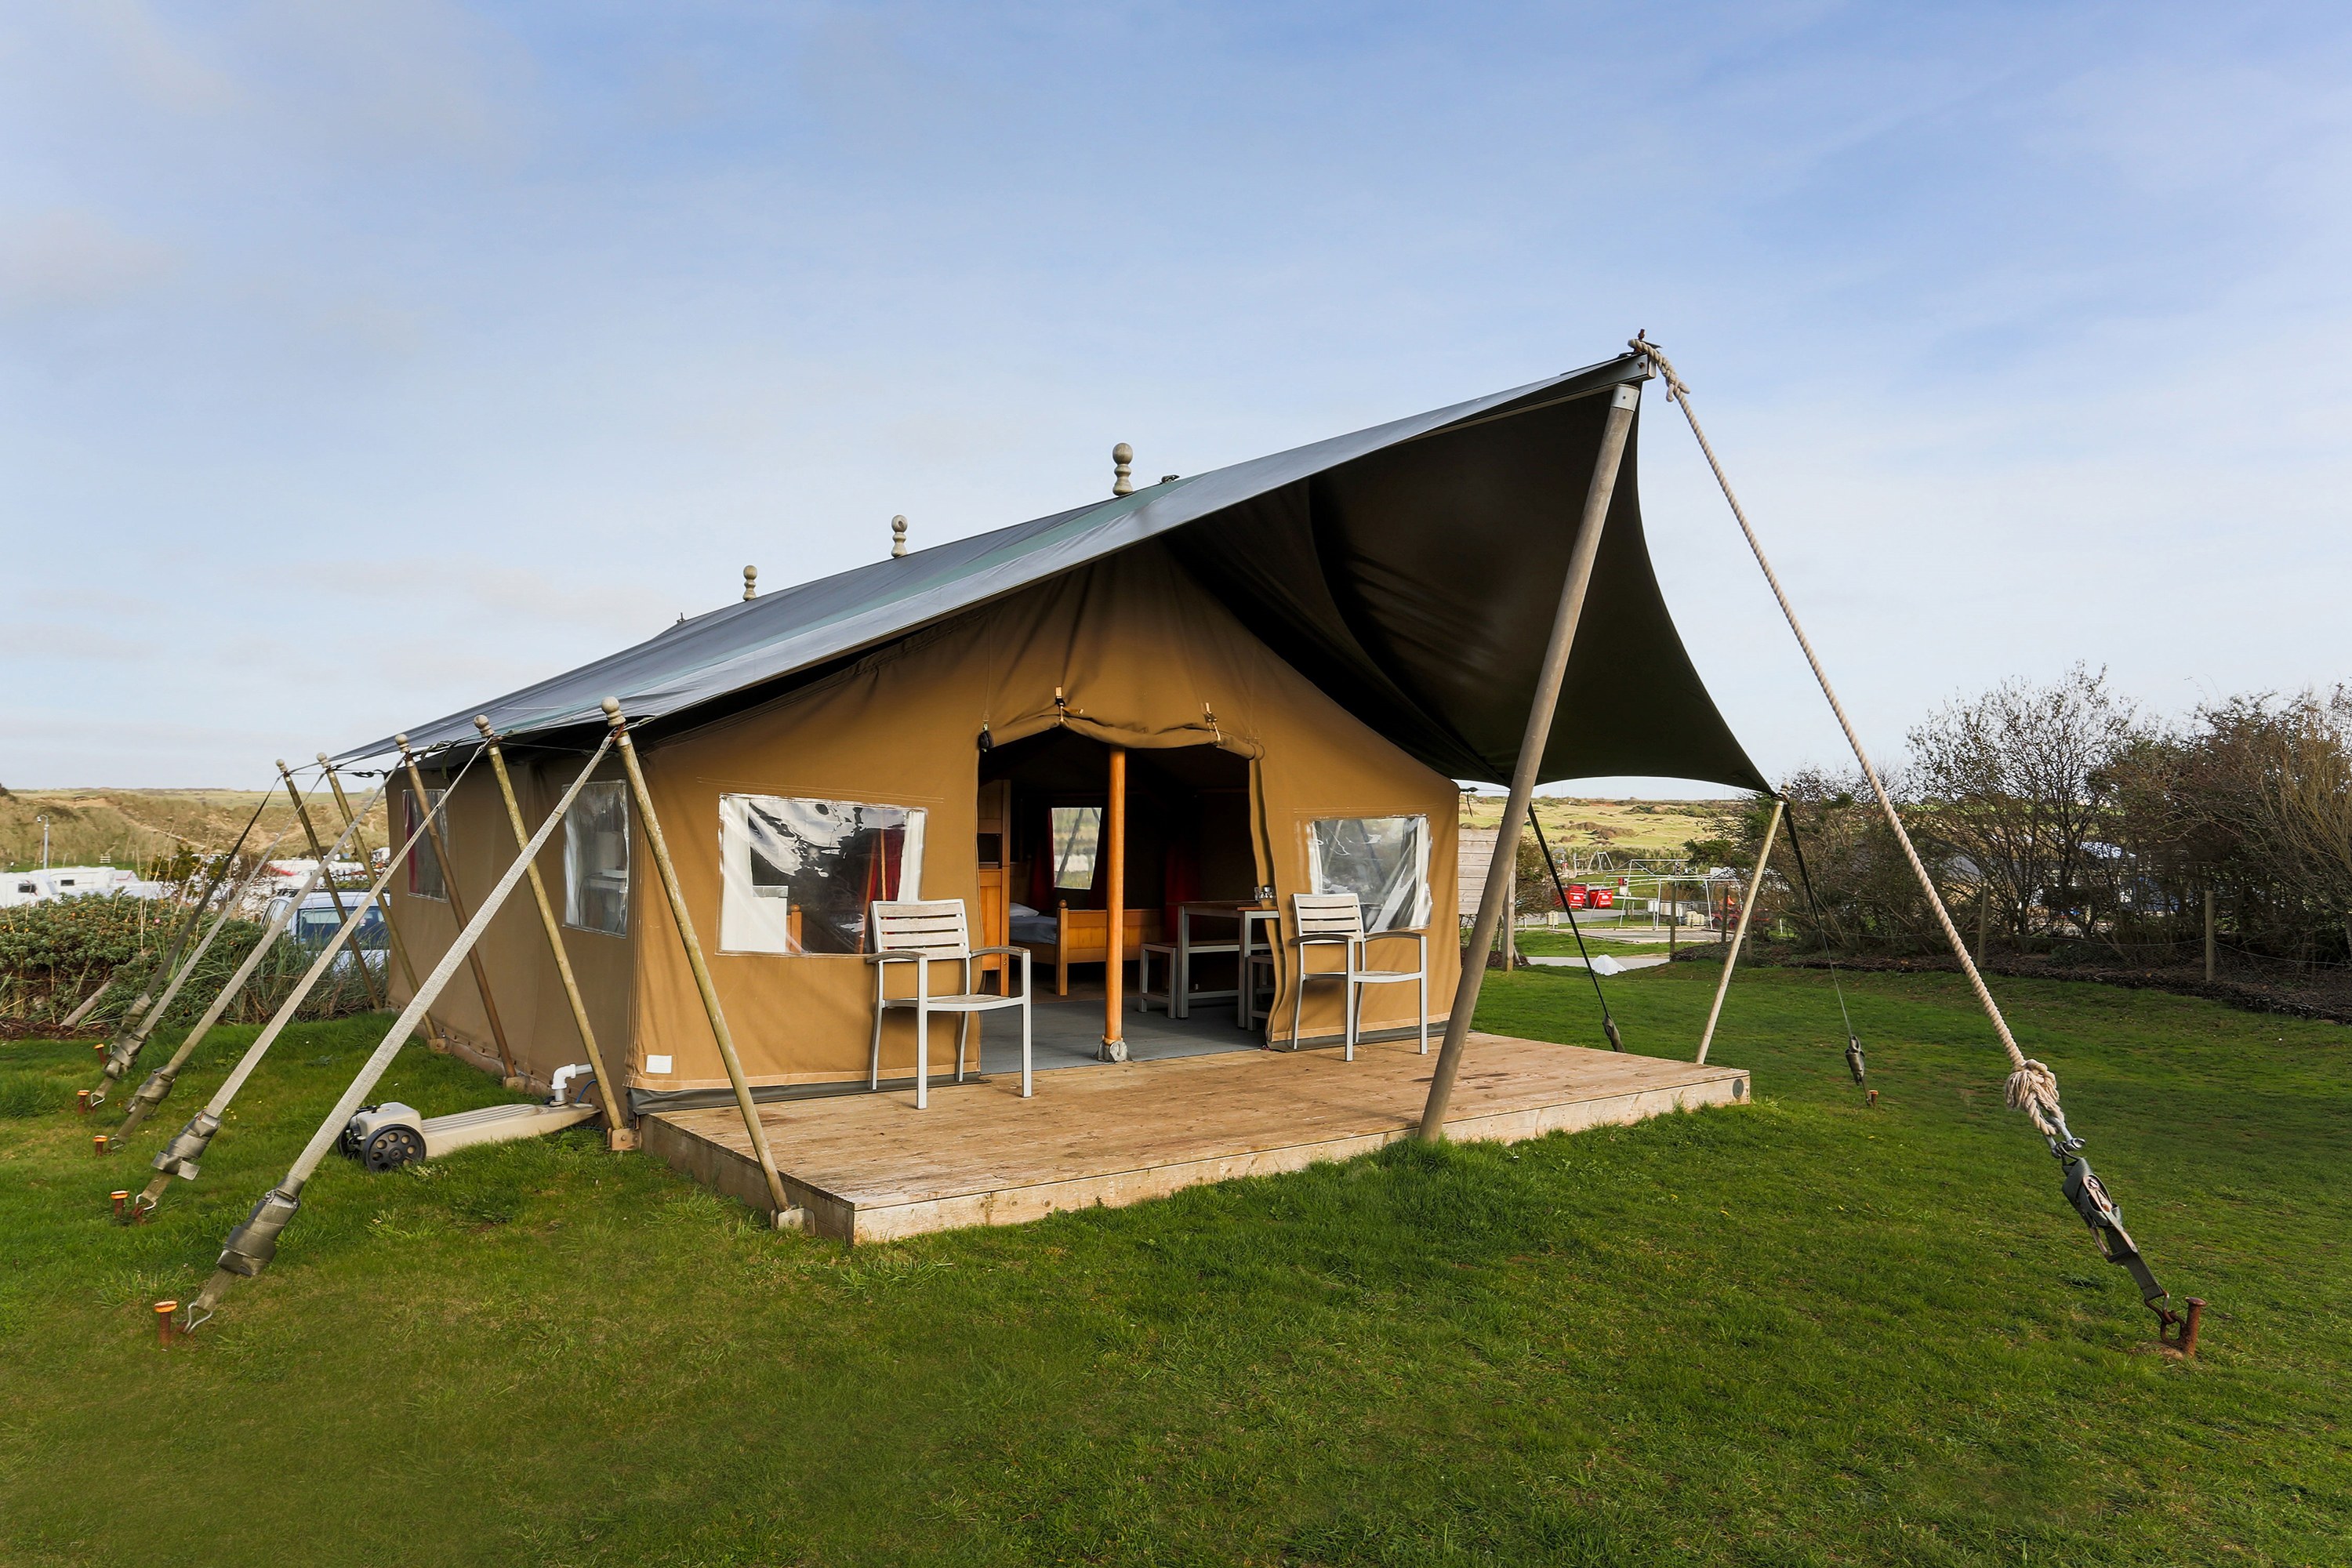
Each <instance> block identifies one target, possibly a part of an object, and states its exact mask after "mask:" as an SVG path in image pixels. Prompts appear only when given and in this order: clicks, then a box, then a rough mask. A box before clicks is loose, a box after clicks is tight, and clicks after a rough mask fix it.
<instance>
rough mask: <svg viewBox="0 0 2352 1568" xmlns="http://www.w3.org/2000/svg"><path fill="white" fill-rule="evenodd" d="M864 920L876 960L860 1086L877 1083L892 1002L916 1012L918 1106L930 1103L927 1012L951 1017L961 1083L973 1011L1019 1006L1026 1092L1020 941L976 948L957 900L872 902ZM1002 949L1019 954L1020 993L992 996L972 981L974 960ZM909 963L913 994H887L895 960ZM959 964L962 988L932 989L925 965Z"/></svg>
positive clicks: (1024, 954) (1025, 981) (1025, 975)
mask: <svg viewBox="0 0 2352 1568" xmlns="http://www.w3.org/2000/svg"><path fill="white" fill-rule="evenodd" d="M868 912H869V917H870V918H869V919H868V920H867V921H866V938H867V940H868V941H869V942H871V943H872V945H873V947H874V951H873V952H869V953H867V954H866V963H870V964H872V965H873V966H874V1049H873V1054H872V1056H871V1058H869V1059H868V1061H867V1064H866V1088H867V1089H880V1088H881V1087H882V1020H883V1018H884V1017H885V1016H887V1014H888V1013H889V1011H890V1009H891V1008H893V1007H906V1008H911V1009H913V1011H914V1015H915V1109H916V1110H924V1109H926V1108H927V1107H929V1104H930V1102H931V1073H930V1056H931V1053H930V1043H931V1015H932V1014H934V1013H952V1014H955V1015H956V1071H955V1075H956V1081H957V1082H958V1083H961V1082H962V1081H963V1074H964V1060H963V1058H964V1047H965V1045H966V1043H967V1041H968V1040H969V1039H970V1038H971V1016H972V1015H973V1014H974V1013H991V1012H994V1011H996V1010H997V1009H999V1008H1002V1007H1018V1008H1020V1009H1021V1097H1022V1098H1023V1099H1024V1100H1026V1099H1027V1098H1029V1094H1030V1089H1031V1083H1030V1062H1029V952H1028V950H1027V949H1026V948H1021V947H982V948H975V947H973V946H972V945H971V931H970V928H969V927H968V925H967V924H966V921H965V914H964V907H963V900H961V899H923V900H895V901H891V902H881V901H877V902H876V903H875V904H873V905H872V906H871V907H870V910H869V911H868ZM992 953H1002V954H1003V955H1005V957H1007V958H1008V959H1009V958H1011V957H1012V956H1013V955H1014V954H1016V953H1017V954H1019V956H1020V959H1021V991H1020V994H1018V995H1013V994H1010V990H1011V988H1010V987H1009V986H1008V987H1007V993H1008V994H1004V995H1001V996H1000V995H992V994H989V993H986V992H983V991H977V990H974V989H973V987H972V960H974V959H976V958H985V957H988V956H989V955H991V954H992ZM898 963H906V964H911V965H912V966H913V968H914V971H915V990H914V994H912V995H908V996H893V995H891V994H889V990H890V987H889V984H888V976H889V973H890V968H891V966H892V965H893V964H898ZM934 963H961V964H962V965H963V973H962V977H961V989H960V990H957V991H954V992H951V993H947V994H937V995H935V994H932V991H931V965H932V964H934Z"/></svg>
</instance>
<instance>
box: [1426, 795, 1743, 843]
mask: <svg viewBox="0 0 2352 1568" xmlns="http://www.w3.org/2000/svg"><path fill="white" fill-rule="evenodd" d="M1462 803H1463V813H1462V821H1463V823H1464V825H1465V826H1473V827H1492V826H1496V824H1497V823H1499V822H1500V821H1501V820H1502V818H1503V797H1502V796H1501V795H1464V796H1463V797H1462ZM1740 804H1741V802H1740V801H1738V800H1733V799H1725V800H1580V799H1577V798H1576V797H1574V796H1570V795H1538V796H1537V797H1536V803H1535V809H1536V819H1537V820H1538V822H1540V823H1541V824H1542V825H1543V831H1544V837H1545V838H1546V839H1547V840H1549V842H1550V844H1551V847H1552V848H1553V849H1555V850H1559V851H1566V850H1570V849H1575V850H1580V851H1590V850H1594V849H1610V850H1614V851H1615V852H1617V853H1619V854H1622V855H1643V856H1659V855H1663V856H1675V857H1679V856H1680V855H1681V854H1682V852H1683V846H1684V845H1685V844H1687V843H1689V842H1690V841H1691V840H1692V839H1694V838H1716V837H1721V836H1722V835H1723V833H1724V831H1725V829H1724V818H1725V816H1727V815H1728V814H1730V813H1731V812H1733V811H1735V810H1736V809H1738V806H1739V805H1740Z"/></svg>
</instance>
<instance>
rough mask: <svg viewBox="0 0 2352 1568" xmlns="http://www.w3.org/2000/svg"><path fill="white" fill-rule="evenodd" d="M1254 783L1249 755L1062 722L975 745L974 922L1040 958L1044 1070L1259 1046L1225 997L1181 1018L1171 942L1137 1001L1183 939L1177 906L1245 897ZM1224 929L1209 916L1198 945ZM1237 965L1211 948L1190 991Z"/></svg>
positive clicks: (1229, 987)
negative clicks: (1166, 745)
mask: <svg viewBox="0 0 2352 1568" xmlns="http://www.w3.org/2000/svg"><path fill="white" fill-rule="evenodd" d="M1249 788H1250V775H1249V763H1248V761H1247V760H1246V759H1245V758H1243V757H1240V756H1236V755H1235V754H1234V753H1233V752H1227V751H1223V750H1222V749H1220V748H1218V747H1215V746H1212V745H1198V746H1184V747H1178V748H1171V749H1152V750H1129V749H1123V748H1116V747H1112V746H1109V745H1107V744H1105V743H1104V742H1100V741H1097V740H1093V739H1090V738H1088V737H1087V736H1084V735H1080V734H1077V733H1076V732H1074V731H1069V730H1066V729H1056V730H1049V731H1046V732H1045V733H1044V734H1041V735H1033V736H1031V737H1029V738H1027V739H1026V740H1022V741H1016V742H1009V743H1007V744H1005V745H1002V746H997V747H994V748H992V750H990V751H988V752H983V753H982V756H981V761H980V801H979V812H978V829H979V843H978V852H979V860H980V881H981V928H982V931H985V932H987V933H988V934H987V942H988V944H989V945H991V946H996V945H1018V946H1021V947H1024V948H1026V949H1027V950H1028V952H1029V953H1030V954H1031V960H1030V962H1031V964H1032V973H1033V974H1034V979H1035V985H1036V994H1037V1003H1036V1006H1035V1009H1034V1014H1035V1021H1036V1029H1037V1039H1038V1044H1039V1060H1038V1065H1039V1066H1040V1067H1043V1066H1045V1065H1046V1063H1047V1061H1048V1060H1049V1059H1057V1058H1063V1057H1065V1056H1066V1057H1068V1058H1071V1059H1073V1060H1089V1061H1091V1060H1096V1059H1099V1053H1100V1051H1101V1048H1102V1046H1103V1043H1104V1042H1105V1041H1106V1040H1118V1041H1121V1042H1131V1046H1130V1054H1131V1055H1132V1056H1134V1057H1139V1058H1141V1057H1151V1056H1167V1055H1191V1054H1194V1053H1196V1052H1198V1051H1202V1050H1223V1049H1235V1048H1240V1047H1245V1046H1248V1045H1251V1044H1254V1043H1255V1037H1253V1036H1251V1035H1249V1034H1246V1033H1244V1032H1243V1031H1242V1030H1240V1029H1239V1028H1237V1027H1236V1026H1235V1025H1234V1009H1233V1007H1232V1006H1231V1005H1230V1004H1229V1003H1227V1004H1224V1005H1215V1004H1213V1005H1206V1006H1201V1007H1194V1008H1192V1009H1191V1010H1190V1011H1191V1014H1192V1016H1190V1017H1189V1018H1184V1017H1179V1016H1176V1014H1177V1011H1178V1009H1175V1008H1173V1007H1171V1006H1170V1005H1169V1003H1168V1001H1167V1000H1166V998H1167V996H1168V994H1169V986H1170V979H1171V968H1172V965H1171V962H1170V960H1171V954H1169V953H1167V952H1159V951H1154V952H1151V953H1150V955H1149V963H1150V982H1151V998H1150V1002H1149V1004H1148V1005H1146V1006H1145V1007H1143V1008H1141V1009H1139V1008H1138V1006H1137V1005H1136V1004H1137V1001H1138V996H1137V982H1138V980H1139V976H1140V973H1141V972H1142V970H1143V969H1144V967H1145V963H1146V953H1145V951H1144V950H1145V946H1146V944H1147V943H1150V944H1153V945H1154V946H1155V948H1158V947H1164V946H1167V945H1169V944H1171V943H1173V942H1174V941H1175V940H1176V933H1177V930H1178V925H1179V919H1178V917H1179V911H1180V909H1181V906H1183V905H1185V904H1188V903H1191V904H1195V905H1197V904H1201V903H1204V902H1212V901H1216V900H1224V901H1227V902H1238V901H1240V900H1245V899H1247V898H1248V897H1249V896H1250V894H1251V891H1252V889H1254V888H1255V886H1256V885H1257V882H1258V865H1257V856H1256V853H1255V849H1254V847H1253V842H1252V835H1251V829H1250V804H1249ZM1114 919H1116V920H1117V921H1118V940H1117V942H1116V943H1114V942H1113V941H1112V921H1113V920H1114ZM1222 935H1223V933H1222V931H1220V930H1218V929H1216V928H1215V926H1214V922H1213V921H1208V920H1202V921H1201V922H1200V925H1199V928H1198V930H1197V931H1196V933H1195V940H1196V941H1198V942H1202V943H1204V944H1214V943H1215V942H1218V941H1219V940H1221V938H1222ZM1114 945H1115V946H1116V947H1117V949H1118V963H1117V965H1116V967H1115V968H1114V966H1113V964H1112V962H1111V959H1110V950H1111V949H1112V947H1113V946H1114ZM1235 968H1236V965H1235V963H1234V957H1233V955H1232V954H1230V953H1223V952H1212V953H1202V954H1201V955H1199V957H1198V958H1197V960H1196V962H1195V965H1194V971H1193V976H1192V984H1193V988H1194V989H1195V990H1196V991H1209V992H1212V993H1213V992H1216V991H1223V993H1225V994H1226V996H1228V997H1230V996H1231V994H1232V993H1233V990H1234V986H1235V984H1236V976H1235V973H1234V971H1235ZM1005 979H1006V975H1005V973H1004V972H1003V970H999V971H998V972H997V974H996V977H995V979H994V980H993V982H992V984H997V985H1002V984H1004V983H1005ZM1114 1005H1116V1006H1117V1009H1118V1010H1117V1011H1116V1012H1112V1011H1110V1009H1111V1008H1112V1007H1113V1006H1114ZM1049 1042H1050V1043H1049ZM1112 1059H1120V1058H1118V1057H1117V1056H1116V1054H1114V1056H1113V1058H1112Z"/></svg>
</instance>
